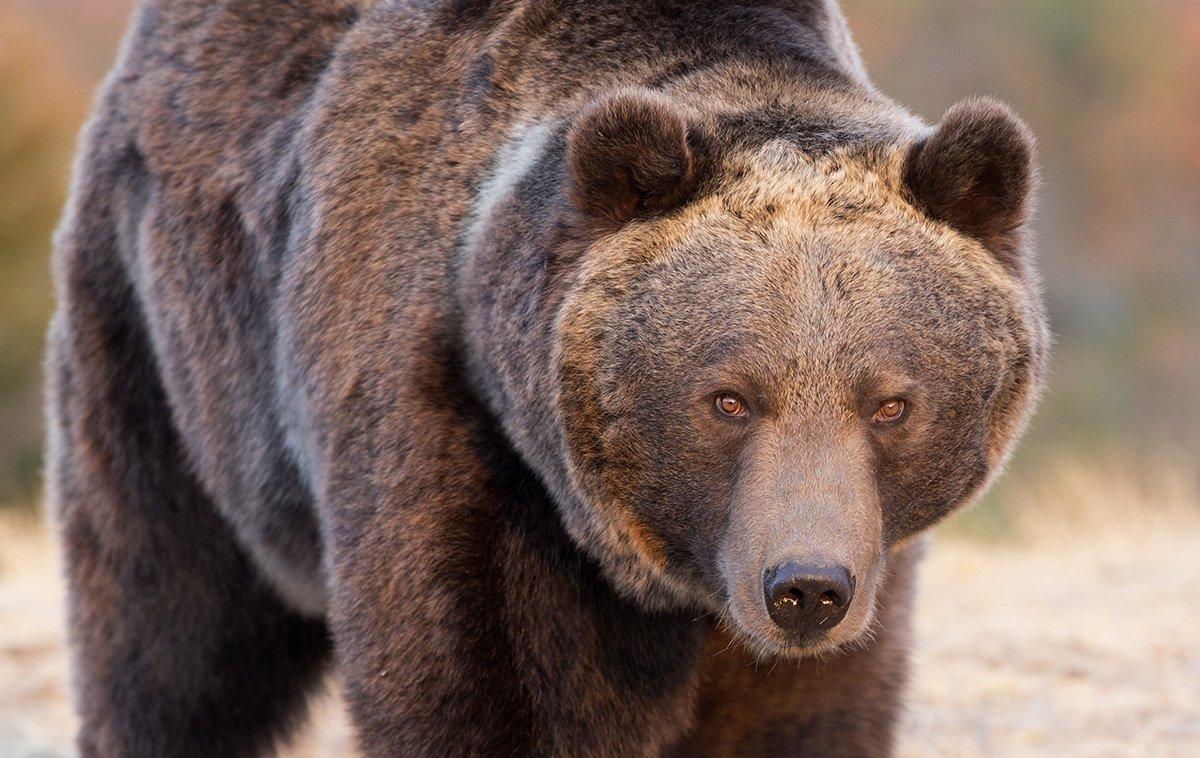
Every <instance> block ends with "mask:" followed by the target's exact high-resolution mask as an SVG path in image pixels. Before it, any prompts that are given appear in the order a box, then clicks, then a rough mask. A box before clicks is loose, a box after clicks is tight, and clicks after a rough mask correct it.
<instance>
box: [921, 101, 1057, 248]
mask: <svg viewBox="0 0 1200 758" xmlns="http://www.w3.org/2000/svg"><path fill="white" fill-rule="evenodd" d="M1033 160H1034V159H1033V136H1032V135H1031V134H1030V132H1029V127H1027V126H1025V124H1024V123H1023V122H1022V121H1021V119H1019V118H1017V116H1016V115H1015V114H1014V113H1013V112H1012V111H1011V110H1009V108H1008V107H1007V106H1005V105H1003V104H1001V103H998V102H996V101H995V100H991V99H988V98H975V99H971V100H967V101H965V102H962V103H959V104H958V105H955V106H954V107H952V108H951V109H950V110H949V111H947V112H946V115H945V117H944V118H943V119H942V123H941V124H939V125H938V127H937V128H936V129H934V130H933V132H932V133H931V134H930V135H929V136H928V137H926V138H925V139H923V140H921V141H920V142H918V143H917V144H916V145H914V146H913V148H912V150H911V151H910V152H909V154H908V157H907V160H906V161H905V166H904V183H905V185H907V187H908V190H909V192H911V193H912V196H913V198H914V199H915V200H916V202H917V204H918V205H919V206H920V207H921V208H922V209H923V210H924V211H925V212H926V213H928V214H929V215H930V216H932V217H934V218H936V219H938V220H940V221H944V222H946V223H948V224H950V225H951V226H953V227H955V228H956V229H958V230H959V231H961V232H963V233H965V234H968V235H970V236H972V237H975V238H976V239H978V240H979V241H981V242H982V243H983V244H984V245H985V246H987V247H988V249H990V250H991V251H992V254H993V255H995V256H996V257H997V259H998V260H999V261H1000V262H1001V264H1003V265H1004V266H1005V267H1006V268H1009V269H1010V270H1019V269H1020V267H1021V261H1020V260H1019V256H1020V252H1021V241H1022V232H1023V227H1024V225H1025V222H1026V221H1027V220H1028V217H1029V206H1030V205H1031V196H1032V194H1033V185H1034V165H1033Z"/></svg>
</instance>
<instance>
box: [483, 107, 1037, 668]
mask: <svg viewBox="0 0 1200 758" xmlns="http://www.w3.org/2000/svg"><path fill="white" fill-rule="evenodd" d="M721 128H722V127H721V126H720V125H718V124H717V123H716V122H715V121H714V120H713V119H712V118H711V117H704V116H701V115H697V114H695V113H693V112H690V111H689V110H688V109H687V108H685V107H684V106H682V105H680V104H678V103H676V102H673V101H671V100H669V99H667V98H665V97H664V96H662V95H660V94H653V93H650V92H646V91H638V90H633V91H620V92H617V93H615V94H612V95H610V96H608V97H606V98H603V99H601V100H600V101H598V102H595V103H593V104H592V105H590V106H589V107H587V108H585V109H584V110H583V111H582V112H581V113H580V114H579V115H578V116H577V117H576V118H575V119H574V120H573V122H572V123H571V125H570V126H569V127H568V128H567V129H566V130H565V132H564V133H563V135H562V137H561V139H560V141H559V153H560V154H559V157H558V159H557V160H558V161H559V163H558V166H559V168H558V169H557V170H556V171H557V173H555V172H550V173H549V174H547V175H554V176H558V177H559V180H558V184H557V189H556V190H555V191H557V192H559V193H560V197H561V198H562V204H563V205H564V206H569V207H570V209H571V212H572V213H573V214H575V215H574V220H573V221H572V222H571V224H573V225H574V226H572V229H573V231H572V232H570V233H564V232H562V229H561V227H562V226H563V225H562V224H561V223H560V224H558V227H556V228H553V229H552V228H551V227H554V226H555V225H554V224H553V223H551V222H546V223H545V224H542V225H541V227H538V228H543V229H551V231H550V232H547V233H546V234H542V235H540V236H539V237H538V239H540V240H542V243H539V245H535V246H534V248H537V249H530V250H527V252H526V253H525V259H524V260H525V264H524V265H525V267H526V268H528V267H529V265H531V261H532V262H536V261H539V260H541V261H543V263H541V264H537V265H541V266H542V269H541V271H542V275H544V277H545V278H546V280H547V281H545V282H543V284H542V286H541V288H540V291H539V292H538V293H535V294H529V295H520V294H518V293H517V292H516V290H519V289H521V288H522V287H524V286H525V284H524V283H520V282H518V283H516V284H513V283H509V282H503V281H499V280H496V281H494V282H493V285H494V288H497V289H504V288H506V287H507V288H508V289H509V290H511V293H510V294H511V297H512V298H513V299H512V300H511V302H512V303H518V302H520V303H524V304H525V305H524V306H521V307H522V308H523V309H524V311H525V315H524V318H525V319H526V321H525V323H524V324H523V325H522V326H511V325H510V327H508V328H509V329H510V331H511V332H512V333H513V334H517V333H518V332H519V333H520V334H521V335H522V336H521V337H513V339H530V340H532V339H537V338H538V337H537V336H536V335H539V334H541V335H548V338H547V340H548V341H549V342H550V343H552V344H551V345H550V347H549V348H548V352H547V355H546V357H545V360H544V362H542V363H538V362H536V361H532V362H527V363H525V364H523V367H514V365H510V364H507V363H505V361H504V360H502V359H496V360H486V359H485V360H484V361H482V362H483V363H485V364H487V368H485V369H484V370H485V371H486V372H488V373H489V375H490V378H489V379H488V380H487V383H489V386H490V389H488V390H487V391H486V394H487V395H488V396H489V399H490V400H491V405H492V407H493V408H495V409H496V412H497V414H498V415H499V417H500V418H501V420H502V422H503V424H504V426H505V428H506V430H507V431H508V433H509V436H510V437H511V438H512V439H513V440H514V441H515V443H516V447H517V448H518V449H519V450H520V451H521V452H522V454H523V456H524V457H525V459H526V460H527V462H528V463H529V464H530V465H531V466H532V467H533V468H534V469H535V470H537V471H538V472H539V473H540V474H541V476H542V478H543V480H544V481H545V482H547V484H548V485H549V489H550V490H551V491H552V494H553V495H554V498H555V500H556V502H557V503H558V504H559V507H560V510H561V511H562V513H563V516H564V522H565V523H566V525H567V527H568V529H569V531H570V532H571V534H572V535H573V536H574V538H575V539H576V541H577V542H578V543H579V544H580V545H581V546H582V547H583V548H584V549H585V550H586V551H587V552H588V553H590V554H591V555H592V556H594V557H595V558H596V559H597V560H598V561H599V563H600V564H601V565H602V566H603V567H604V568H605V570H606V572H607V574H608V575H609V576H610V578H611V579H612V580H613V582H614V583H615V584H616V585H617V586H618V587H620V588H621V589H622V590H623V591H625V592H626V593H627V594H629V595H631V596H633V597H635V598H636V599H638V600H639V601H640V602H642V603H644V604H645V605H646V606H647V607H651V608H653V607H658V608H663V607H687V608H703V609H707V610H709V611H712V612H716V613H723V614H725V616H726V618H727V620H728V621H729V622H730V624H731V626H732V628H733V629H734V630H735V631H736V632H740V633H741V634H742V635H743V637H744V639H746V640H748V641H749V642H750V643H751V646H752V647H753V648H755V649H757V650H758V651H759V652H763V653H770V654H785V655H802V654H810V653H814V652H819V651H822V650H827V649H831V648H834V647H837V646H839V645H843V644H846V643H850V642H853V641H855V640H857V639H859V638H861V637H862V636H863V635H864V633H866V632H867V630H868V629H869V627H870V624H871V622H872V619H873V613H874V607H875V604H876V601H877V595H878V591H879V588H880V584H881V581H882V577H883V575H884V573H885V571H886V569H887V565H888V558H889V555H890V554H892V552H893V551H894V550H896V549H898V548H899V547H901V546H903V545H904V544H905V543H906V541H908V540H910V539H911V538H913V536H914V535H917V534H918V533H920V532H921V531H922V530H924V529H925V528H927V527H928V526H930V525H931V524H933V523H934V522H936V521H938V520H939V519H941V518H942V517H943V516H945V515H946V514H948V513H949V512H951V511H953V510H954V509H956V508H958V507H960V506H962V505H963V504H965V503H968V502H970V501H971V500H972V499H973V498H974V497H976V496H977V495H978V494H979V493H980V492H981V490H982V489H983V488H984V487H985V485H986V483H987V482H988V481H989V479H990V478H991V477H992V476H993V474H994V473H995V472H996V471H997V470H998V469H999V468H1000V467H1001V466H1002V465H1003V463H1004V461H1005V459H1006V457H1007V456H1008V454H1009V452H1010V450H1011V447H1012V445H1013V442H1014V440H1015V438H1016V437H1017V436H1018V434H1019V432H1020V430H1021V428H1022V427H1023V425H1024V423H1025V419H1026V417H1027V415H1028V413H1029V412H1030V409H1031V406H1032V404H1033V401H1034V399H1035V398H1036V396H1037V394H1038V389H1039V386H1040V383H1041V376H1042V372H1043V365H1044V355H1045V350H1046V342H1047V336H1046V330H1045V325H1044V321H1043V316H1042V307H1041V304H1040V299H1039V293H1038V287H1037V283H1036V280H1035V277H1034V274H1033V273H1032V269H1031V266H1030V263H1029V260H1028V252H1027V249H1026V248H1027V245H1026V243H1025V241H1024V239H1023V230H1024V226H1025V223H1026V220H1027V211H1028V207H1029V203H1030V197H1029V196H1030V192H1031V185H1032V183H1033V165H1032V143H1031V139H1030V137H1029V134H1028V131H1027V129H1026V128H1025V127H1024V126H1023V125H1022V123H1021V122H1020V121H1019V120H1018V119H1017V118H1016V117H1015V116H1014V115H1013V114H1012V113H1011V112H1010V111H1009V110H1008V109H1007V108H1005V107H1004V106H1002V105H999V104H997V103H994V102H991V101H987V100H975V101H969V102H966V103H963V104H960V105H958V106H956V107H954V108H953V109H952V110H951V111H950V112H949V113H947V114H946V116H945V118H944V119H943V121H942V123H941V124H940V125H939V126H937V127H936V128H933V129H924V128H923V127H920V126H919V125H917V126H914V127H913V128H914V129H915V130H916V131H913V132H910V133H908V134H905V135H902V136H901V137H896V138H891V139H860V140H855V139H845V140H842V139H837V140H833V141H832V142H830V143H827V144H822V145H820V146H819V147H818V148H816V149H814V148H813V146H812V145H804V144H798V143H797V141H796V140H795V139H789V138H787V137H786V136H779V137H770V136H768V137H766V138H759V139H748V140H742V141H737V140H733V141H731V140H729V139H724V138H720V137H719V136H718V132H719V131H720V129H721ZM922 130H923V131H922ZM718 145H720V147H718ZM547 161H548V163H547V165H551V164H552V163H553V159H547ZM544 173H545V172H544ZM531 182H532V184H531V185H530V186H531V187H532V189H530V188H529V187H527V188H526V190H525V192H526V194H527V195H528V194H529V193H531V192H532V193H535V194H536V193H541V194H545V193H546V192H548V191H550V190H549V189H547V187H553V186H554V183H553V182H543V181H539V180H531ZM543 185H545V186H543ZM518 203H519V201H518ZM514 207H515V206H514ZM547 207H549V206H547ZM547 215H553V214H550V213H549V212H547ZM516 226H519V224H517V225H516ZM527 226H529V228H533V227H535V226H537V225H536V224H533V223H532V222H528V223H527ZM501 237H503V234H502V233H498V234H497V238H501ZM547 240H548V241H547ZM501 247H503V245H501ZM505 254H507V255H510V256H511V255H512V252H511V250H510V251H509V252H508V253H504V252H502V251H500V252H497V253H496V256H501V255H505ZM481 260H487V261H488V262H487V263H484V264H480V263H478V262H477V263H476V264H474V265H476V266H478V265H486V266H488V268H489V269H497V270H498V269H503V265H502V264H498V263H497V261H498V260H499V258H498V257H489V256H482V258H481ZM502 276H508V275H507V274H504V275H502ZM485 278H486V277H485ZM517 279H519V277H517ZM505 297H506V296H505V295H504V294H503V293H500V294H496V292H494V291H493V292H492V294H491V295H489V296H488V303H489V304H492V305H489V306H488V307H497V308H498V307H500V306H496V305H494V304H495V303H499V302H503V301H504V300H505ZM521 298H525V299H523V300H522V299H521ZM514 307H516V306H514ZM485 309H486V308H485ZM539 309H540V316H535V315H533V313H534V311H538V310H539ZM468 310H470V309H468ZM476 310H479V308H476ZM504 317H507V318H508V319H509V321H510V322H511V321H514V320H515V321H520V320H521V314H514V313H512V312H511V308H509V312H508V313H507V314H503V313H502V311H495V312H494V313H493V315H492V316H491V317H486V318H483V319H482V320H479V319H477V320H476V321H475V322H474V323H475V325H476V326H479V329H478V333H479V334H481V335H485V336H483V337H481V338H478V337H477V338H476V339H477V344H476V345H475V347H474V350H476V351H479V352H484V353H486V352H487V351H489V350H493V351H494V350H496V349H497V348H496V347H495V344H497V343H502V342H504V341H505V340H504V338H503V336H502V335H500V336H497V332H496V331H495V329H494V328H493V329H492V330H491V331H489V330H488V328H487V327H486V323H485V322H487V323H493V322H494V321H495V320H496V319H501V318H504ZM543 322H544V323H545V324H547V325H548V326H547V328H546V330H545V331H544V332H540V331H539V329H538V326H537V324H539V323H543ZM471 323H472V322H471V318H470V317H468V327H471ZM529 335H535V336H534V337H529ZM488 342H491V343H492V344H484V343H488ZM526 344H527V345H532V344H533V343H532V342H528V343H526ZM503 349H509V350H510V352H511V346H510V348H502V350H503ZM521 350H522V351H524V352H536V350H535V348H532V347H529V348H522V349H521ZM517 363H520V361H517Z"/></svg>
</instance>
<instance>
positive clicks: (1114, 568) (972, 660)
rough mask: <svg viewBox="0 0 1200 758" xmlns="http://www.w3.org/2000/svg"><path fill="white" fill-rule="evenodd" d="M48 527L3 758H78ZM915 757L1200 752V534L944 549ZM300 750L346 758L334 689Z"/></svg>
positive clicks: (11, 588)
mask: <svg viewBox="0 0 1200 758" xmlns="http://www.w3.org/2000/svg"><path fill="white" fill-rule="evenodd" d="M56 571H57V569H56V567H55V564H54V561H53V558H52V550H51V548H50V544H49V540H48V539H47V537H46V535H45V533H44V531H43V530H41V529H40V528H39V526H38V525H37V524H36V523H31V522H29V521H28V520H21V519H14V518H12V517H4V518H0V756H12V757H13V758H17V757H20V756H61V755H70V754H71V753H72V751H71V736H70V734H71V729H72V721H73V720H72V716H71V711H70V708H69V706H68V704H67V697H66V679H67V669H66V665H65V661H64V658H63V653H62V635H61V631H60V608H61V602H62V595H61V590H60V585H59V582H58V581H57V580H56V579H57V576H56ZM918 607H919V614H918V622H917V625H918V634H917V639H918V644H917V647H916V650H915V660H914V664H915V668H914V672H915V675H914V678H913V682H912V685H911V689H910V698H909V711H908V714H907V716H906V719H905V722H904V727H903V732H902V737H901V750H900V753H901V755H903V756H930V755H952V756H975V755H987V756H993V755H995V756H1023V755H1048V756H1049V755H1053V756H1068V755H1069V756H1118V755H1129V756H1146V755H1155V756H1197V755H1200V528H1198V527H1197V526H1196V525H1195V524H1194V523H1188V524H1187V525H1186V526H1180V527H1177V528H1156V529H1149V530H1146V531H1144V532H1142V533H1140V534H1137V535H1135V536H1130V535H1128V534H1120V535H1113V534H1108V535H1089V536H1088V537H1087V538H1078V537H1077V538H1073V539H1065V540H1064V539H1053V540H1047V541H1044V542H1041V543H1039V544H1036V545H1034V546H1028V545H1027V546H1025V547H1014V546H1007V547H1003V546H996V545H989V544H982V543H978V542H974V541H970V540H966V539H964V538H956V539H952V538H947V537H941V538H938V539H936V540H935V541H934V543H933V546H932V549H931V552H930V555H929V558H928V560H927V561H926V563H925V566H924V570H923V580H922V589H921V596H920V601H919V606H918ZM313 721H314V724H313V726H311V727H310V728H309V729H308V730H307V732H306V733H305V734H303V735H301V736H299V737H298V738H297V740H296V743H295V744H294V745H293V746H292V747H291V748H290V749H289V750H288V751H287V753H286V754H287V755H290V756H295V757H297V758H300V757H305V758H307V757H309V756H313V757H316V756H341V755H345V754H347V753H348V752H350V751H349V745H350V740H349V737H348V731H347V729H346V725H345V720H344V719H343V718H342V717H341V715H340V713H339V708H338V702H337V699H336V696H335V695H328V696H326V697H325V698H324V699H323V700H322V701H321V702H320V703H318V705H317V707H316V708H315V717H314V719H313Z"/></svg>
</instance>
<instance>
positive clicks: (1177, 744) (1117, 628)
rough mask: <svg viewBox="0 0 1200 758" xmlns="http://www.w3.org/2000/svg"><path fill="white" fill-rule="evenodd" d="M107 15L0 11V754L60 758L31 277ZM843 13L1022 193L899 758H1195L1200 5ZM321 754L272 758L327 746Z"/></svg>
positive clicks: (115, 5) (1199, 662)
mask: <svg viewBox="0 0 1200 758" xmlns="http://www.w3.org/2000/svg"><path fill="white" fill-rule="evenodd" d="M130 6H131V2H130V0H0V754H14V753H21V751H28V752H29V754H34V753H38V754H45V753H46V752H48V753H50V754H58V752H56V751H66V750H67V747H66V746H68V745H69V723H70V716H69V709H68V708H67V707H66V705H65V704H64V702H63V684H62V681H63V675H64V668H63V664H62V656H61V645H60V639H61V635H60V632H59V629H58V623H59V622H58V618H59V617H58V613H59V595H60V591H59V589H58V588H57V584H56V582H55V581H54V576H53V573H54V569H53V557H52V554H51V552H52V551H51V549H50V542H49V541H48V539H47V538H46V535H45V533H44V530H43V529H42V528H41V516H40V514H39V498H40V493H41V482H40V471H41V460H42V419H41V369H40V360H41V352H42V341H43V333H44V329H45V322H46V319H47V316H48V314H49V313H50V310H51V308H52V305H53V296H52V288H51V284H50V276H49V267H48V254H49V247H50V237H51V232H52V229H53V228H54V225H55V223H56V220H57V217H58V215H59V213H60V210H61V206H62V202H63V199H64V194H65V191H66V188H67V183H68V179H69V169H70V163H71V159H72V151H73V149H74V145H75V140H76V136H77V134H78V131H79V129H80V126H81V124H82V123H83V120H84V118H85V117H86V113H87V110H88V107H89V104H90V101H91V98H92V94H93V91H94V89H95V87H96V85H97V83H98V82H99V81H100V79H101V77H102V76H103V75H104V73H105V71H106V69H107V67H108V66H109V65H110V64H111V62H112V59H113V56H114V54H115V50H116V46H117V44H118V41H119V36H120V34H121V32H122V30H123V27H124V25H125V23H126V20H127V16H128V12H129V8H130ZM842 6H843V9H844V11H845V13H846V15H847V17H848V18H849V21H850V25H851V28H852V29H853V31H854V33H855V36H856V38H857V40H858V42H859V45H860V46H861V48H862V52H863V55H864V57H865V59H866V62H867V67H868V70H869V71H870V72H871V74H872V76H873V78H874V79H875V81H876V83H877V84H878V85H879V87H880V88H881V89H882V90H883V91H884V92H886V93H888V94H889V95H891V96H892V97H893V98H895V99H896V100H898V101H899V102H901V103H902V104H904V105H906V106H908V107H909V108H910V109H911V110H913V111H914V112H916V113H918V114H920V115H922V116H923V117H925V118H926V120H928V121H931V122H933V121H936V120H937V119H938V118H939V116H940V114H941V113H942V112H944V111H945V110H946V109H947V108H948V107H949V106H950V105H952V104H953V103H954V102H956V101H957V100H959V99H961V98H963V97H967V96H970V95H974V94H993V95H997V96H999V97H1000V98H1002V99H1004V100H1006V101H1008V102H1009V103H1011V104H1012V105H1013V106H1014V107H1015V108H1016V110H1017V111H1018V112H1019V113H1021V114H1022V116H1024V118H1025V119H1026V120H1027V121H1028V122H1029V123H1030V125H1031V126H1032V128H1033V130H1034V132H1035V133H1036V134H1037V136H1038V139H1039V145H1040V155H1041V162H1042V166H1043V182H1042V189H1041V203H1040V210H1039V212H1038V216H1037V220H1036V225H1035V226H1036V230H1037V236H1038V239H1039V241H1040V251H1041V252H1040V264H1041V270H1042V272H1043V275H1044V284H1045V292H1046V296H1047V298H1048V302H1049V307H1050V314H1051V320H1052V326H1053V330H1054V332H1055V335H1056V347H1055V351H1054V360H1053V374H1052V376H1051V379H1050V387H1049V392H1048V393H1047V396H1046V398H1045V401H1044V403H1043V405H1042V408H1041V411H1040V413H1039V415H1038V416H1037V418H1036V419H1035V421H1034V423H1033V426H1032V428H1031V431H1030V433H1029V435H1028V437H1027V438H1026V441H1025V442H1024V444H1023V445H1022V447H1021V448H1020V450H1019V451H1018V454H1017V455H1016V457H1015V459H1014V461H1013V463H1012V465H1011V467H1010V470H1009V473H1008V474H1007V475H1006V477H1005V478H1004V479H1003V480H1001V482H1000V483H999V485H998V486H997V487H996V488H995V490H994V491H993V492H992V493H991V494H990V495H989V496H988V497H987V498H986V499H985V500H984V501H983V502H982V503H980V504H979V505H978V506H977V507H976V508H974V509H972V510H971V511H969V512H967V513H965V514H961V515H959V516H956V517H955V518H954V519H953V520H952V521H951V522H950V523H948V524H947V525H945V526H944V527H942V528H941V529H940V531H939V534H938V536H937V538H936V540H935V543H934V547H933V549H932V556H931V561H930V565H929V566H927V568H926V573H925V591H924V594H923V595H922V599H921V605H920V606H919V608H920V616H919V622H918V630H919V634H918V640H919V642H918V655H917V675H916V679H915V681H914V684H913V689H914V703H913V710H912V713H911V714H910V716H909V719H908V722H907V723H906V727H905V728H906V732H905V738H904V742H903V747H902V750H903V751H904V752H909V753H911V754H914V755H917V754H927V753H925V752H924V749H923V748H928V747H929V746H930V745H931V744H932V745H934V746H940V747H941V748H944V749H945V750H946V751H950V752H953V753H954V754H972V753H978V754H1020V753H1024V752H1035V753H1036V752H1039V751H1043V750H1045V751H1049V750H1054V751H1056V752H1058V753H1059V754H1063V753H1064V752H1067V753H1071V752H1074V751H1075V750H1076V749H1077V748H1079V749H1080V751H1081V752H1085V753H1087V754H1100V753H1105V754H1111V753H1108V752H1106V751H1111V752H1112V753H1123V752H1126V750H1128V751H1130V752H1129V754H1148V753H1155V754H1164V755H1166V754H1179V755H1184V754H1200V715H1197V714H1200V651H1198V650H1197V647H1198V646H1200V643H1198V642H1197V640H1196V639H1194V638H1195V637H1196V636H1197V632H1196V630H1197V629H1200V579H1198V578H1197V577H1198V576H1200V537H1198V535H1200V526H1198V524H1200V494H1198V492H1200V336H1198V332H1197V330H1198V328H1200V294H1198V293H1197V289H1200V3H1198V2H1195V1H1194V0H1152V1H1145V2H1138V1H1135V0H1041V1H1037V0H960V1H959V2H949V3H948V2H941V1H939V0H843V2H842ZM1148 566H1149V568H1148ZM1123 593H1128V595H1127V597H1128V598H1129V601H1128V602H1136V603H1138V604H1139V605H1138V612H1137V613H1136V614H1128V613H1126V614H1125V615H1122V609H1124V611H1125V612H1128V611H1129V610H1130V605H1129V604H1128V603H1127V602H1126V601H1125V600H1123V599H1122V598H1124V597H1126V595H1125V594H1123ZM1039 613H1041V614H1043V615H1041V616H1038V614H1039ZM1131 615H1136V616H1137V618H1136V619H1133V618H1130V616H1131ZM964 622H970V623H964ZM981 624H982V626H981ZM1056 635H1057V636H1056ZM1031 655H1032V656H1033V657H1032V658H1030V656H1031ZM14 683H15V684H14ZM331 702H333V701H331ZM326 710H327V711H329V712H331V713H332V712H334V711H336V710H337V709H336V706H335V705H329V706H328V707H327V708H326ZM330 718H334V717H330ZM335 720H336V719H335ZM330 733H332V734H340V732H338V731H337V730H336V729H333V730H332V731H331V732H330ZM1085 733H1086V734H1088V735H1090V736H1089V737H1088V738H1087V739H1088V740H1090V742H1087V744H1086V745H1085V747H1084V748H1080V745H1084V742H1081V740H1084V734H1085ZM322 734H325V732H322V731H321V730H318V733H317V736H314V737H310V738H308V739H306V740H301V742H300V743H299V745H298V746H297V747H296V748H295V750H296V751H297V752H304V751H309V752H311V754H315V755H322V754H326V752H322V751H323V750H333V749H334V748H332V747H330V746H331V745H333V744H340V743H336V740H337V739H342V738H339V737H336V736H335V737H328V736H326V737H322V736H321V735H322ZM933 735H937V736H936V737H934V736H933ZM1097 735H1100V736H1097ZM323 739H326V740H335V742H328V741H326V742H323V741H322V740H323ZM6 740H7V741H6ZM931 740H932V741H933V742H932V743H931V742H930V741H931ZM1097 740H1100V741H1099V742H1097ZM6 747H7V748H8V749H7V750H6ZM38 751H44V752H38ZM328 754H334V753H328Z"/></svg>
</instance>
